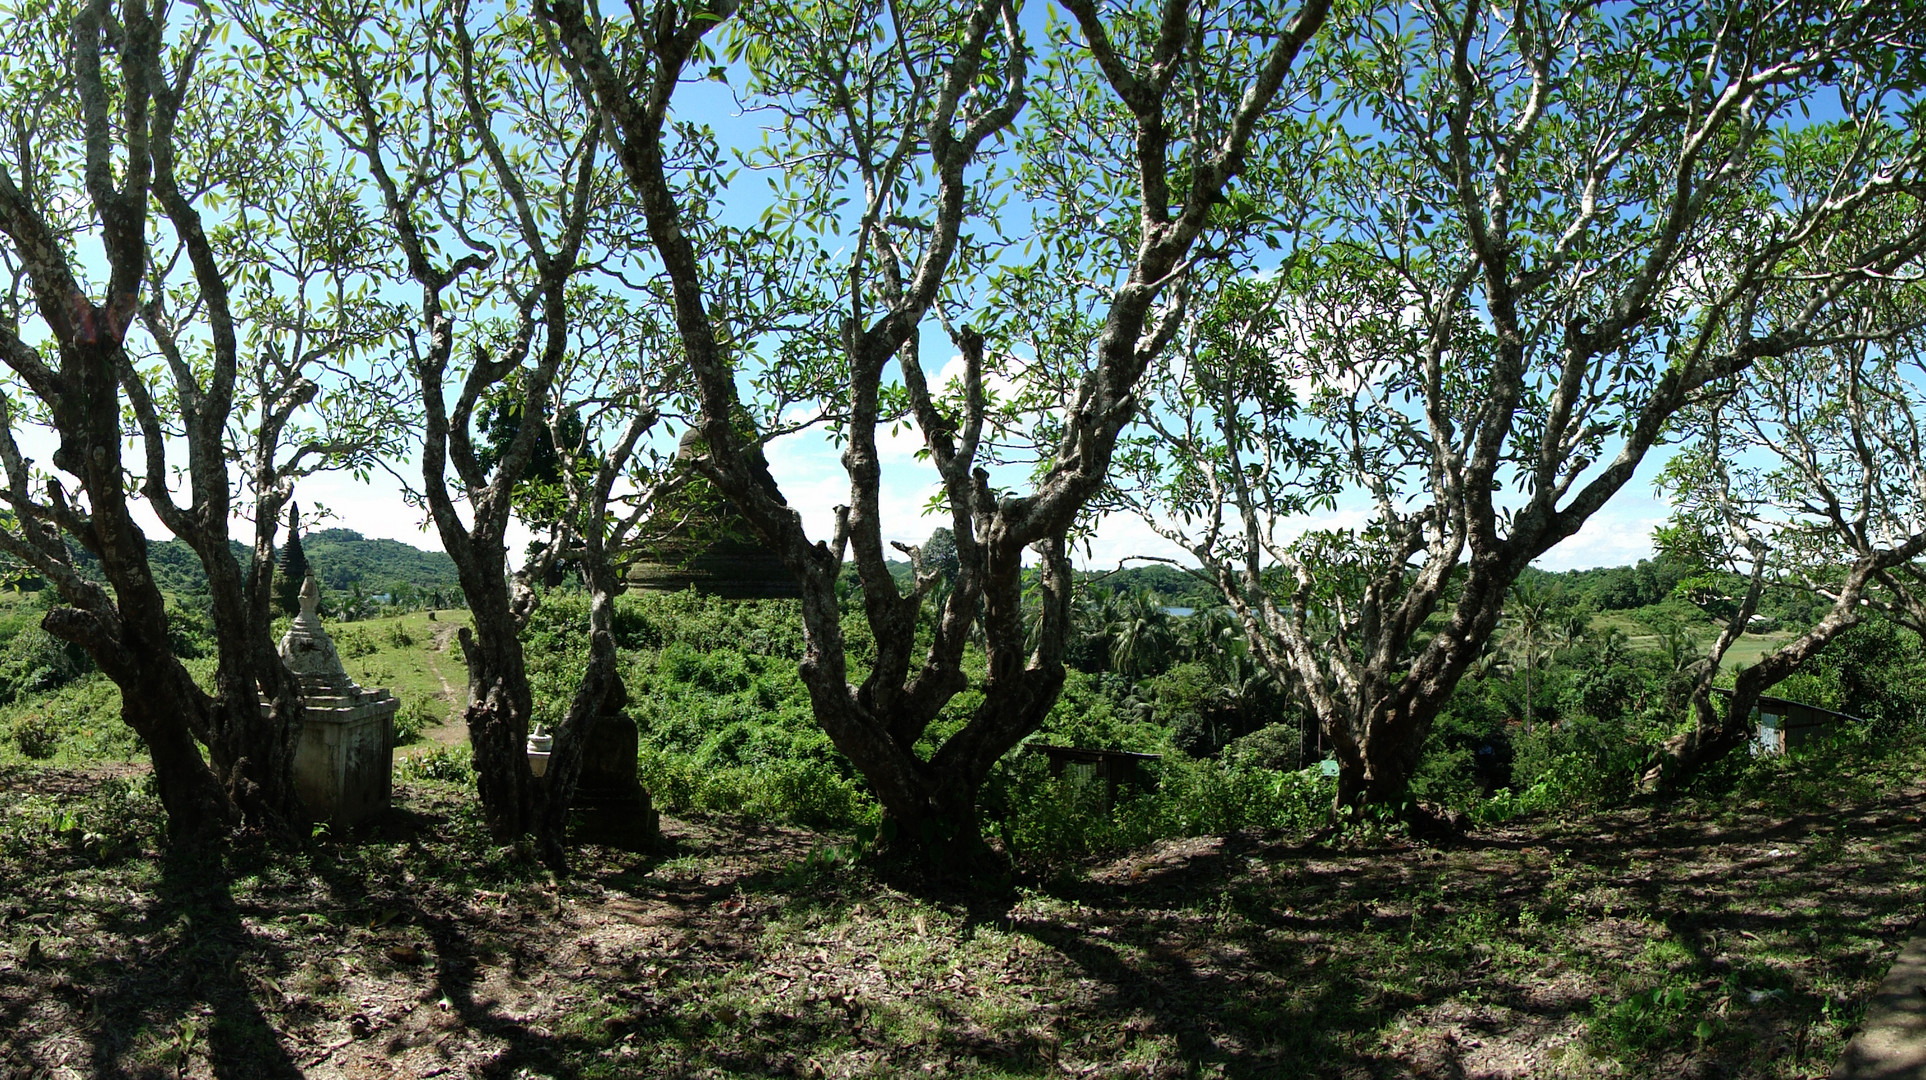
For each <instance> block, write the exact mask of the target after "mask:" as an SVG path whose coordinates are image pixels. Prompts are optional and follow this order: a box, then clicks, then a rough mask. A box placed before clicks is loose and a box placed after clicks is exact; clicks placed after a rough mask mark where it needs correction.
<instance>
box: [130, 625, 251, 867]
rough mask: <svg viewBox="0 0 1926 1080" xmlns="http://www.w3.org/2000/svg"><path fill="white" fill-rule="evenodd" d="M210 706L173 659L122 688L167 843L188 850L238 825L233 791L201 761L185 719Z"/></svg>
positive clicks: (192, 681)
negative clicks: (162, 812)
mask: <svg viewBox="0 0 1926 1080" xmlns="http://www.w3.org/2000/svg"><path fill="white" fill-rule="evenodd" d="M170 668H171V670H169V669H170ZM207 706H208V700H207V695H206V694H204V693H203V692H202V691H201V689H200V687H199V686H196V685H195V684H194V680H193V678H192V677H191V676H189V675H188V674H187V671H186V669H184V668H182V667H180V665H179V663H178V662H175V661H173V658H172V657H171V656H170V657H168V658H167V662H166V663H164V664H163V665H155V666H144V667H143V670H142V671H141V672H140V673H139V674H138V675H136V676H135V677H134V678H132V679H130V680H129V681H127V682H123V683H120V716H121V719H122V720H123V721H125V722H126V724H127V726H128V727H131V728H133V729H134V731H135V732H136V733H138V734H139V735H140V737H141V741H142V742H144V743H146V744H147V755H148V759H149V760H150V761H152V762H153V766H154V786H155V787H156V788H157V789H158V791H159V793H160V800H161V805H162V806H163V807H164V808H165V809H166V810H167V835H168V838H169V840H171V841H173V842H174V843H176V844H180V845H183V846H188V847H196V846H201V845H205V844H210V843H213V842H215V841H218V840H219V839H220V838H221V837H222V836H223V835H225V834H226V832H227V830H228V829H230V828H232V827H233V826H234V825H235V824H238V823H239V820H240V814H239V812H238V811H237V809H236V807H235V804H234V801H233V799H232V798H231V795H230V791H229V790H228V788H227V787H226V785H224V784H222V783H221V781H220V779H219V777H217V776H216V775H215V774H214V771H213V770H212V769H210V768H208V765H207V762H206V761H204V760H203V759H202V757H201V750H200V747H199V746H197V745H195V742H194V736H193V734H192V732H190V731H189V730H188V726H187V723H186V722H185V720H184V718H185V717H188V716H193V715H195V713H196V712H204V711H205V710H206V709H207Z"/></svg>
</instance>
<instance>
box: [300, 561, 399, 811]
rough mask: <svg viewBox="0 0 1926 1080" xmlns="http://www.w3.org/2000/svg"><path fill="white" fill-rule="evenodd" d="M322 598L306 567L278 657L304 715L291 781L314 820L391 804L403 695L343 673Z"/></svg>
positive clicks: (375, 809) (371, 809)
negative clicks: (297, 607)
mask: <svg viewBox="0 0 1926 1080" xmlns="http://www.w3.org/2000/svg"><path fill="white" fill-rule="evenodd" d="M320 603H321V589H320V586H318V585H317V584H315V580H314V574H313V572H312V571H310V572H309V573H308V576H307V580H305V581H303V582H302V583H301V614H299V615H297V616H295V617H294V625H293V626H290V627H288V632H287V634H286V635H285V636H283V637H282V638H281V659H282V660H283V661H285V662H286V663H287V665H288V670H289V671H292V672H293V673H294V677H295V679H296V680H298V681H299V682H300V684H301V701H302V705H303V715H304V717H305V719H304V721H303V723H302V725H301V741H300V742H298V743H296V744H295V749H294V789H295V791H296V792H297V793H298V794H299V795H300V796H301V802H302V804H303V805H304V806H306V807H307V810H308V814H309V815H310V816H312V817H313V818H314V820H316V821H331V822H333V823H334V824H337V825H352V824H354V823H355V822H357V821H360V820H362V819H364V818H366V817H368V816H369V815H371V814H374V813H376V812H378V811H380V810H383V809H385V808H386V807H387V806H388V800H389V796H390V794H391V793H392V791H393V770H394V758H395V712H396V711H397V710H398V709H400V708H401V702H400V701H398V700H396V698H395V696H394V695H393V694H390V693H388V692H387V691H386V690H363V689H362V688H361V687H359V686H356V685H355V684H354V680H352V679H350V678H348V672H347V670H346V669H345V668H343V667H342V666H341V657H340V654H338V653H336V652H335V650H334V642H333V641H332V640H330V639H329V637H328V632H327V630H325V629H323V628H322V626H321V616H320V614H319V613H318V612H317V610H316V609H317V608H318V607H319V605H320Z"/></svg>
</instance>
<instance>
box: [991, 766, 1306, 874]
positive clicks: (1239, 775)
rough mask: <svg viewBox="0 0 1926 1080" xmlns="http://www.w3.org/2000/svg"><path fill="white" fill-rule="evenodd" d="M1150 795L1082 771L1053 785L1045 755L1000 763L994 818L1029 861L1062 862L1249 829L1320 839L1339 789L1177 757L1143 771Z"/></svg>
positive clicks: (1298, 775)
mask: <svg viewBox="0 0 1926 1080" xmlns="http://www.w3.org/2000/svg"><path fill="white" fill-rule="evenodd" d="M1139 768H1140V770H1141V771H1142V773H1143V774H1145V775H1146V778H1147V779H1148V780H1149V781H1150V784H1149V790H1144V791H1130V790H1127V789H1125V790H1119V791H1118V793H1117V797H1116V799H1115V801H1114V802H1113V803H1112V804H1111V805H1110V806H1109V807H1105V805H1104V800H1105V797H1106V794H1107V793H1106V791H1105V785H1104V784H1103V783H1101V782H1094V781H1092V780H1090V779H1087V778H1085V777H1083V776H1081V775H1079V774H1077V773H1075V772H1073V771H1069V770H1066V771H1065V772H1064V774H1063V775H1061V776H1051V775H1050V772H1049V763H1048V762H1047V761H1046V760H1045V759H1044V757H1043V756H1042V755H1040V754H1027V753H1023V752H1021V751H1018V752H1017V753H1015V754H1013V755H1011V756H1010V757H1008V758H1005V759H1004V760H1003V761H1001V762H999V763H998V764H997V768H996V770H995V772H994V773H993V774H992V776H991V779H990V782H989V783H988V784H986V785H985V790H984V805H985V817H986V818H987V819H989V820H990V822H991V827H992V828H993V829H994V831H995V832H997V833H998V834H999V835H1001V836H1002V837H1003V840H1004V843H1005V844H1006V845H1007V846H1008V847H1009V849H1010V851H1011V852H1012V853H1013V854H1015V855H1016V856H1017V857H1018V858H1019V859H1023V860H1026V861H1034V862H1045V863H1049V862H1059V861H1064V860H1069V859H1076V858H1081V857H1085V856H1090V855H1103V854H1109V853H1114V852H1118V851H1123V850H1126V849H1128V848H1133V847H1139V846H1142V845H1144V844H1148V843H1151V842H1152V841H1155V840H1160V839H1168V838H1174V837H1183V836H1212V835H1219V834H1223V833H1231V832H1238V831H1241V830H1245V829H1262V830H1281V831H1286V832H1293V833H1305V832H1310V831H1312V830H1314V829H1316V828H1318V827H1320V826H1322V825H1323V824H1324V823H1325V822H1327V821H1329V820H1330V813H1331V801H1332V798H1333V797H1334V795H1335V794H1336V788H1335V781H1334V780H1332V779H1331V778H1329V777H1326V776H1324V775H1323V774H1322V772H1321V771H1320V770H1318V769H1315V768H1312V769H1304V770H1302V771H1297V772H1278V771H1276V770H1272V769H1265V768H1259V767H1254V766H1251V765H1248V764H1244V763H1241V762H1235V761H1233V762H1225V761H1217V760H1212V759H1198V758H1192V757H1189V756H1187V755H1183V754H1172V755H1167V756H1166V757H1165V758H1164V759H1163V760H1161V761H1158V762H1155V763H1148V764H1146V765H1142V766H1139Z"/></svg>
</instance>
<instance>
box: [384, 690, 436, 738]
mask: <svg viewBox="0 0 1926 1080" xmlns="http://www.w3.org/2000/svg"><path fill="white" fill-rule="evenodd" d="M440 704H441V703H440V702H439V701H438V700H436V699H433V698H426V699H424V698H416V699H415V700H413V701H408V702H404V703H403V704H402V706H401V708H400V710H399V711H397V712H396V713H395V745H397V746H401V745H404V744H407V743H411V742H414V741H415V740H416V739H418V738H420V737H421V733H422V732H423V731H426V730H427V729H429V728H431V727H434V726H435V725H436V724H439V723H441V718H442V715H443V714H442V711H441V708H440Z"/></svg>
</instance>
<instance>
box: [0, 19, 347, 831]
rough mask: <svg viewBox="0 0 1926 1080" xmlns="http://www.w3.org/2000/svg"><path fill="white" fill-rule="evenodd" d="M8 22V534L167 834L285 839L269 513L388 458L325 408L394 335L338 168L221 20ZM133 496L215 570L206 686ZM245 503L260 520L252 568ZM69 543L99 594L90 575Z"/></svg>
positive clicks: (294, 712) (0, 344)
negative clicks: (362, 280) (211, 663)
mask: <svg viewBox="0 0 1926 1080" xmlns="http://www.w3.org/2000/svg"><path fill="white" fill-rule="evenodd" d="M14 15H15V17H14V18H13V19H12V20H10V22H9V23H8V25H7V26H6V27H5V28H4V29H3V30H0V34H4V36H5V40H4V41H3V42H0V55H4V56H7V57H9V58H11V59H12V63H11V64H10V65H9V66H8V68H7V70H6V72H5V87H4V90H0V93H3V94H4V96H5V98H6V103H7V111H8V113H9V114H10V115H13V116H15V117H18V118H20V119H21V121H22V122H20V123H17V124H15V125H14V127H13V130H12V133H11V138H10V139H9V140H8V142H7V144H6V146H5V148H4V149H0V251H3V252H4V261H5V265H6V267H7V269H8V270H9V271H10V272H11V273H12V275H13V281H12V286H13V287H12V288H11V289H10V290H9V292H8V298H7V303H8V307H7V310H6V313H5V319H4V329H0V354H3V355H4V360H5V363H6V365H7V368H8V369H9V371H10V372H11V374H12V375H13V377H14V378H15V379H16V380H17V386H18V387H20V388H21V389H22V390H23V391H24V392H23V393H19V394H16V395H15V396H14V397H13V398H12V399H11V400H10V401H9V402H8V403H7V408H6V418H5V419H6V430H5V432H4V435H0V460H3V461H4V465H5V469H6V474H7V475H6V481H7V489H6V500H7V502H8V504H9V508H10V509H11V510H12V513H13V521H12V524H13V528H12V529H10V530H8V531H7V532H6V533H5V534H4V535H0V547H5V548H6V550H7V551H8V552H9V554H12V555H14V556H15V557H16V558H18V559H20V560H22V561H23V562H26V563H28V564H29V565H31V566H33V567H34V569H36V570H37V571H39V572H40V573H41V574H42V575H44V576H45V577H47V578H48V579H49V580H50V581H52V582H53V583H54V585H55V587H56V588H57V589H58V590H59V592H60V595H61V599H62V600H63V602H64V603H65V605H66V606H65V607H61V608H57V609H55V610H54V611H53V612H51V613H50V614H49V615H48V617H47V620H46V624H45V625H46V627H47V629H48V631H49V632H51V633H53V634H54V635H56V636H58V637H61V638H63V639H65V640H68V641H72V642H75V643H77V644H80V645H82V646H83V647H85V648H86V649H87V651H88V653H89V654H90V655H91V656H92V657H93V659H94V661H95V663H96V664H97V665H98V666H99V667H100V668H101V670H102V671H103V672H105V673H106V674H107V675H108V677H109V678H111V679H112V680H113V681H114V682H115V683H116V685H117V686H119V687H120V689H121V694H122V704H121V713H122V717H123V718H124V719H125V720H126V721H127V723H128V724H129V725H130V726H132V727H133V728H134V729H135V730H136V731H137V732H139V733H140V735H141V737H142V739H143V741H144V742H145V743H146V744H147V747H148V750H149V753H150V755H151V757H152V758H153V762H154V770H155V777H156V781H157V784H158V787H159V789H160V794H161V798H162V802H163V804H164V805H165V806H166V808H167V813H168V819H169V828H170V831H171V832H172V833H173V834H174V835H175V836H176V837H179V838H183V839H204V838H208V837H211V836H213V835H214V834H216V833H218V832H219V831H221V830H222V829H223V828H225V827H226V826H227V825H229V824H230V823H233V822H235V821H242V822H245V823H247V824H250V825H253V826H257V827H264V828H279V827H283V826H285V825H286V824H288V823H289V822H291V821H294V820H298V819H299V818H300V817H301V816H302V810H301V807H300V805H299V802H298V799H297V797H296V795H295V792H294V787H293V783H292V761H293V753H294V741H295V738H296V736H297V734H298V732H299V728H300V722H301V712H300V702H299V697H298V691H297V689H296V688H295V686H294V683H293V680H292V678H291V677H290V676H289V675H288V674H287V672H286V669H285V667H284V666H283V665H282V664H281V661H280V658H279V657H278V655H276V652H275V649H274V643H273V641H272V639H271V637H270V635H269V622H270V619H271V614H270V612H269V596H270V590H271V580H270V578H271V573H272V563H271V559H270V558H269V555H270V553H271V552H272V550H273V546H274V535H275V529H276V524H277V519H278V511H279V509H280V507H281V505H282V504H283V503H284V502H285V500H286V499H287V497H288V493H289V488H290V486H291V485H292V483H293V482H294V480H295V479H297V478H298V477H300V476H302V475H305V474H306V473H309V472H311V471H313V470H315V469H317V468H324V467H336V466H341V465H350V466H352V465H355V464H357V463H361V464H365V463H366V461H367V460H368V457H369V455H371V454H372V453H373V452H374V450H375V448H377V447H378V445H379V437H378V435H377V434H375V432H376V431H378V427H369V426H363V425H361V424H359V423H357V422H348V423H339V422H338V421H341V420H342V418H343V414H342V412H341V411H340V410H338V409H337V408H335V405H336V403H337V402H338V400H339V399H338V397H337V395H339V394H342V393H343V392H344V390H345V385H344V384H345V383H347V382H349V381H351V376H349V375H348V374H347V367H346V365H348V364H350V363H351V362H352V361H353V360H354V359H355V358H356V356H357V354H358V353H359V352H361V351H362V350H364V349H365V348H366V347H367V346H368V344H369V343H370V341H371V340H373V339H375V338H378V337H379V336H380V333H381V319H380V315H379V305H371V304H366V303H364V302H363V294H361V293H360V291H359V289H358V287H357V283H356V274H357V272H358V271H357V264H356V260H355V255H354V252H353V251H352V248H353V236H352V228H346V229H344V228H342V226H344V225H351V222H344V221H342V220H341V219H340V218H338V217H332V216H330V215H331V214H332V212H333V211H332V209H331V207H330V204H329V199H330V197H331V196H338V194H339V192H340V186H339V176H338V174H336V173H334V172H332V171H330V170H329V169H328V168H327V167H326V166H325V164H322V163H320V162H318V161H317V159H316V158H315V157H314V156H313V154H312V153H311V148H310V147H309V146H307V145H306V144H304V143H303V141H302V140H301V138H300V137H298V136H297V135H296V134H295V133H294V132H293V131H292V129H291V128H290V127H289V125H288V123H287V118H286V116H285V114H284V113H282V112H280V111H278V110H277V109H276V107H275V103H274V102H273V100H272V99H271V98H269V97H266V96H263V95H261V94H259V93H256V92H254V91H255V86H254V81H253V78H252V75H251V73H250V72H248V71H247V70H246V68H245V64H244V60H243V58H242V57H241V56H240V55H239V54H238V53H236V52H235V51H232V50H229V49H227V48H226V47H224V46H223V45H222V44H221V40H220V36H219V31H220V29H221V25H220V21H219V19H218V18H217V17H216V16H215V15H214V14H213V13H212V12H209V11H205V10H197V11H194V12H192V13H191V14H189V15H188V16H187V17H186V18H184V19H180V20H175V21H170V19H169V12H168V11H167V10H166V9H165V8H159V9H156V8H152V7H150V6H148V5H147V4H145V3H144V2H141V0H130V2H126V3H112V2H109V0H86V2H82V3H71V4H70V3H47V4H42V5H35V6H31V7H29V8H27V9H21V10H17V11H16V12H15V13H14ZM29 117H30V118H32V122H31V123H28V122H26V119H27V118H29ZM337 205H338V199H337ZM324 219H325V220H324ZM344 233H345V234H346V235H343V234H344ZM95 297H99V299H98V300H97V299H95ZM347 396H353V395H352V394H351V393H350V394H347ZM371 415H372V411H371V410H367V409H365V408H364V409H360V410H358V411H357V413H356V417H357V420H359V419H365V418H368V417H370V416H371ZM130 418H131V419H130ZM35 424H38V425H41V426H44V427H45V428H47V429H48V430H49V432H50V434H51V436H52V437H53V438H54V439H56V440H58V443H59V449H58V450H57V451H56V452H55V453H54V454H53V456H52V464H53V466H54V471H52V472H45V471H40V470H38V469H36V468H35V467H34V463H33V462H32V461H31V460H30V459H29V458H28V457H27V455H26V454H25V453H24V452H23V450H22V441H21V439H22V436H23V435H24V433H25V431H26V429H27V428H28V427H29V426H31V425H35ZM130 427H131V430H130ZM130 440H131V443H130ZM29 445H30V444H29ZM129 445H132V446H134V447H136V448H138V455H137V456H136V457H134V458H132V460H130V459H129V457H128V455H127V453H126V450H127V447H128V446H129ZM180 457H184V458H185V468H184V469H182V468H181V464H180V462H179V458H180ZM237 460H238V461H241V462H243V467H242V469H241V470H240V476H239V477H237V476H236V475H234V474H233V473H231V472H230V464H231V463H232V462H234V461H237ZM237 479H238V481H239V482H240V483H241V484H242V485H244V487H245V488H246V489H248V490H250V491H251V492H252V496H253V497H252V499H251V500H246V501H244V500H243V499H237V498H236V495H235V484H236V482H237ZM247 501H251V503H252V505H246V502H247ZM141 502H144V503H145V505H146V508H147V509H148V510H150V511H151V512H152V513H153V514H154V515H155V516H157V517H158V518H159V519H160V520H161V522H162V523H163V524H164V525H165V526H166V527H167V528H168V529H169V530H170V531H172V532H173V533H174V534H175V535H176V536H178V537H180V538H181V539H182V540H184V541H186V542H187V544H188V545H189V546H190V547H192V548H193V549H194V551H195V552H196V553H197V554H198V555H199V557H200V561H201V564H202V567H203V569H204V570H205V571H206V574H207V578H208V587H209V593H210V597H211V600H212V606H213V617H214V627H215V633H216V637H217V641H218V645H219V667H218V669H217V672H216V676H215V682H216V690H215V693H214V694H212V695H209V694H207V693H206V692H204V691H202V690H201V688H200V687H199V686H197V685H196V684H195V682H194V680H193V679H192V677H190V676H189V674H188V673H187V671H186V669H185V668H183V667H182V666H181V664H180V662H179V660H178V659H177V658H176V657H175V655H174V653H173V652H172V650H171V648H170V647H169V644H168V636H167V615H166V611H165V603H166V598H165V597H164V596H163V595H162V593H161V592H160V590H159V588H158V587H157V586H156V584H155V582H154V578H153V574H152V572H151V569H150V567H149V565H148V562H147V550H146V548H147V537H146V534H145V532H144V530H143V529H142V527H141V525H140V524H139V520H138V517H137V509H136V507H137V505H138V504H139V503H141ZM236 515H240V516H252V517H253V518H254V519H255V536H254V544H253V549H254V551H253V558H252V559H251V560H249V565H247V566H245V567H244V566H242V565H241V562H240V560H238V559H236V557H235V555H234V553H233V551H232V549H231V547H230V544H229V528H230V519H231V518H232V517H234V516H236ZM63 534H64V535H63ZM68 538H71V540H72V541H74V542H75V543H78V544H79V545H81V546H82V547H84V548H85V549H86V550H87V551H89V552H90V553H92V554H93V555H95V556H96V557H97V558H98V559H99V561H100V566H101V570H102V573H103V575H104V577H105V578H106V583H107V584H106V588H102V587H100V586H98V585H95V584H93V583H91V582H89V581H87V580H86V579H84V578H83V577H81V576H80V575H79V574H77V573H76V572H75V570H74V567H73V565H72V561H71V558H70V556H69V551H68V548H67V539H68ZM264 700H265V701H266V702H267V708H266V709H265V710H264V709H263V701H264ZM197 743H198V744H200V745H204V746H205V747H206V748H207V753H208V759H207V760H204V759H203V758H202V757H201V752H200V748H199V746H197V745H196V744H197ZM210 765H211V767H210Z"/></svg>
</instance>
